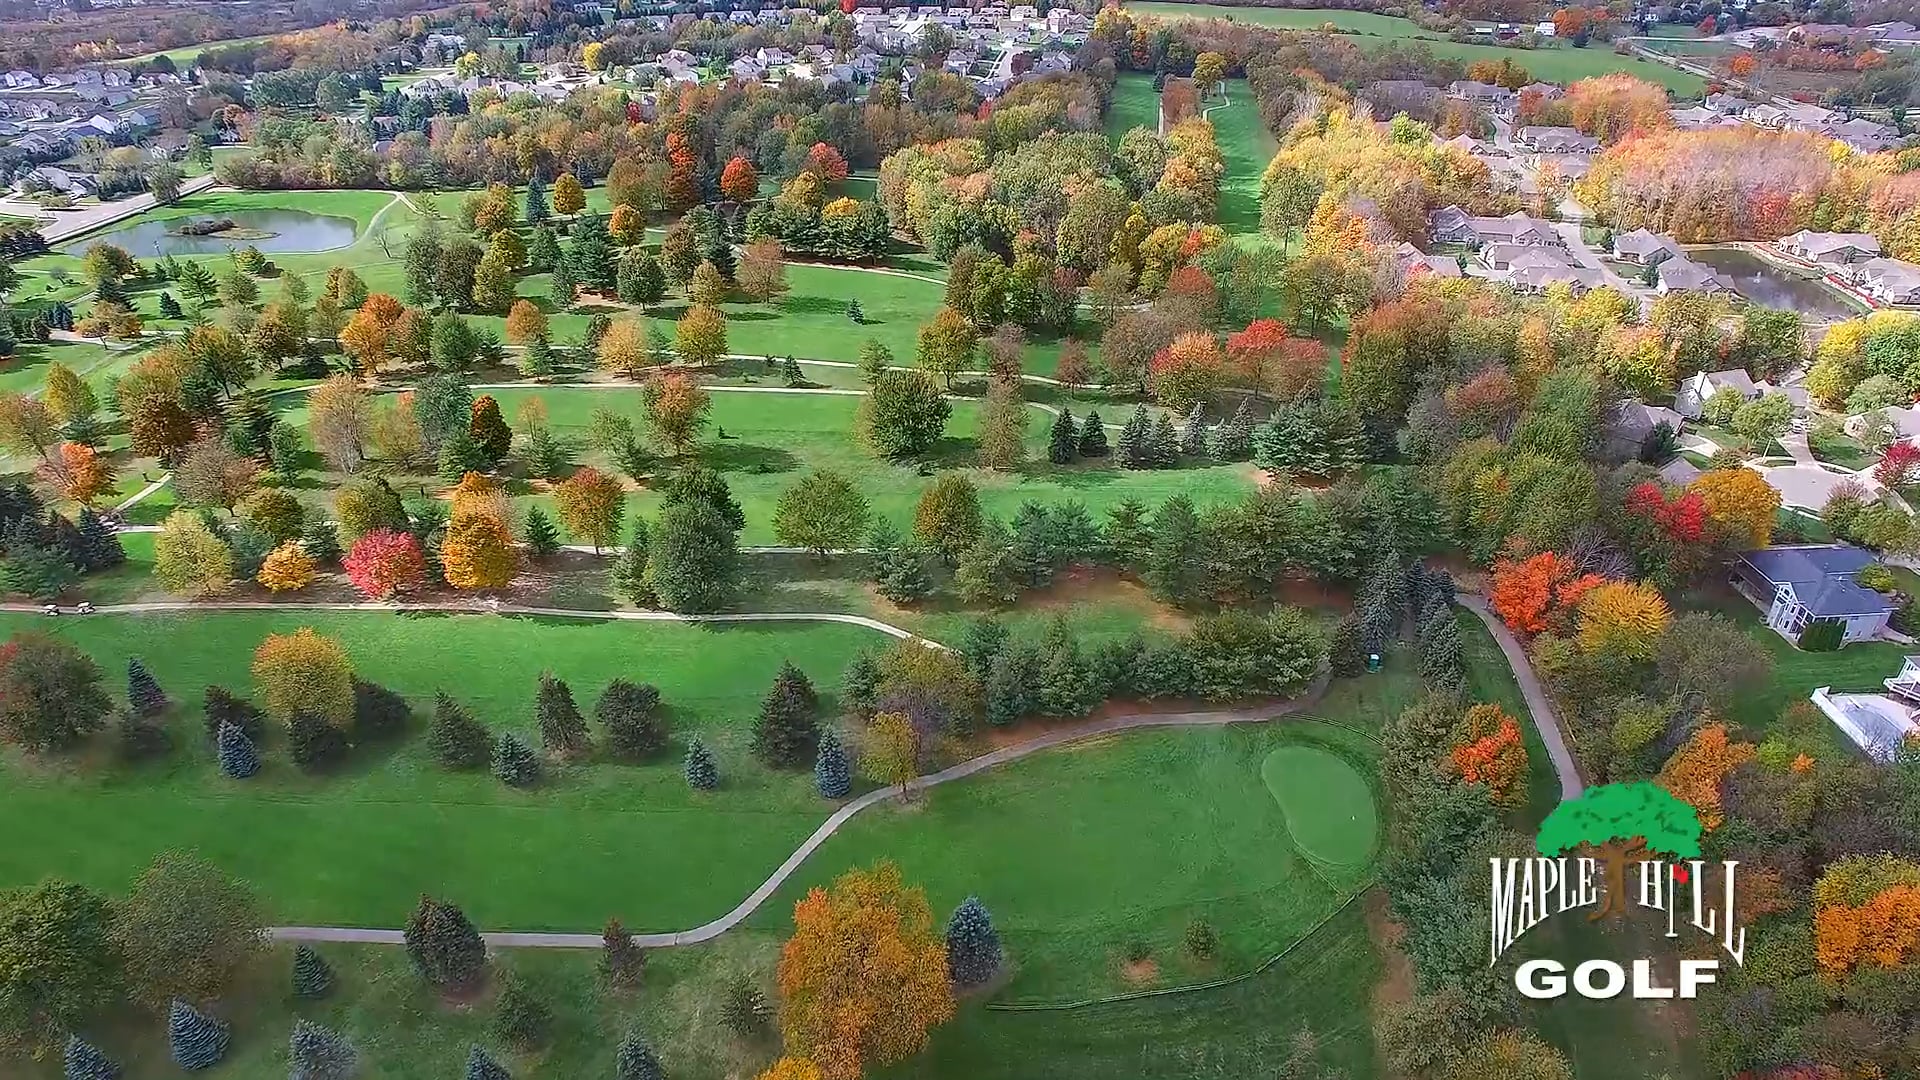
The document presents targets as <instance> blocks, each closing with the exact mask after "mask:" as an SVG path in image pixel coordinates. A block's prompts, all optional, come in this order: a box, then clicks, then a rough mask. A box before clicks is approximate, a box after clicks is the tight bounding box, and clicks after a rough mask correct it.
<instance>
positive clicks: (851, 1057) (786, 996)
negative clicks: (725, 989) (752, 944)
mask: <svg viewBox="0 0 1920 1080" xmlns="http://www.w3.org/2000/svg"><path fill="white" fill-rule="evenodd" d="M793 923H794V932H793V936H792V937H791V938H788V939H787V943H786V945H785V946H783V947H782V948H781V950H780V966H779V989H780V999H781V1001H780V1026H781V1034H782V1036H783V1038H784V1040H785V1043H786V1048H787V1053H788V1054H789V1055H791V1056H793V1057H800V1058H805V1059H806V1060H808V1061H811V1062H813V1063H814V1064H815V1065H816V1066H818V1067H819V1070H820V1076H821V1077H822V1080H857V1078H858V1077H859V1076H860V1075H861V1073H862V1072H863V1071H864V1070H865V1069H866V1068H867V1067H869V1066H877V1065H888V1064H891V1063H893V1062H896V1061H901V1060H904V1059H905V1058H907V1057H908V1056H910V1055H912V1054H914V1053H917V1052H918V1051H919V1050H920V1049H921V1048H922V1047H924V1046H925V1045H926V1042H927V1033H928V1032H929V1031H931V1030H932V1029H933V1028H935V1027H937V1026H939V1025H940V1024H943V1023H945V1022H946V1021H947V1020H949V1019H951V1018H952V1016H953V985H952V983H951V981H950V980H949V979H948V976H947V950H946V944H945V942H943V941H942V940H941V938H940V936H939V935H938V934H937V933H935V932H934V928H933V913H932V912H931V911H930V910H929V909H928V907H927V897H926V894H925V893H924V892H922V891H921V890H920V889H918V888H908V887H907V885H906V884H905V883H904V882H903V881H902V880H901V878H900V869H899V867H897V866H895V865H894V864H893V863H891V862H886V861H882V862H880V863H878V864H877V865H875V866H874V867H873V869H871V870H858V869H856V870H849V871H848V872H847V873H845V874H842V875H841V876H840V878H839V879H838V880H836V881H835V882H834V883H833V887H832V889H830V890H829V889H819V888H816V889H813V890H812V891H810V892H808V893H807V895H806V898H805V899H803V900H801V901H800V902H799V903H798V904H795V905H794V909H793Z"/></svg>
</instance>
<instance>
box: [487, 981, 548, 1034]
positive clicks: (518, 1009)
mask: <svg viewBox="0 0 1920 1080" xmlns="http://www.w3.org/2000/svg"><path fill="white" fill-rule="evenodd" d="M493 1033H494V1035H496V1036H498V1037H499V1039H500V1040H501V1041H502V1042H505V1043H507V1044H508V1045H510V1046H517V1047H519V1048H521V1049H522V1050H528V1049H532V1048H533V1047H536V1046H539V1045H540V1044H542V1043H544V1042H546V1041H547V1037H548V1036H549V1035H551V1034H552V1033H553V1008H552V1007H551V1006H549V1005H548V1004H547V1003H546V1002H545V1001H542V1000H541V999H540V998H539V997H537V996H536V995H535V994H534V992H533V991H532V990H531V989H529V988H528V987H527V984H526V983H525V982H523V981H521V980H520V979H518V978H512V977H509V978H508V979H507V985H506V989H504V990H502V991H501V992H500V1008H499V1011H498V1012H496V1013H495V1014H494V1016H493Z"/></svg>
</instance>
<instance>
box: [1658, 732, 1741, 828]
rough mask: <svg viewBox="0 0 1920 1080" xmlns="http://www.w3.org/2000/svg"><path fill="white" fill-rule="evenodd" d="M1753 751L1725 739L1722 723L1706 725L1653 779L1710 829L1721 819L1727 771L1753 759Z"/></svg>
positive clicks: (1676, 751)
mask: <svg viewBox="0 0 1920 1080" xmlns="http://www.w3.org/2000/svg"><path fill="white" fill-rule="evenodd" d="M1754 752H1755V747H1754V745H1753V744H1752V743H1737V742H1734V741H1733V740H1732V739H1731V738H1729V737H1728V735H1727V727H1726V725H1725V724H1708V725H1707V726H1706V727H1703V728H1701V729H1700V730H1698V731H1696V732H1694V733H1693V738H1691V739H1688V740H1687V741H1686V743H1685V744H1684V745H1683V746H1681V747H1680V749H1678V750H1675V751H1674V752H1673V756H1672V757H1671V758H1668V759H1667V763H1666V765H1665V766H1663V767H1662V768H1661V769H1660V775H1659V777H1657V781H1658V783H1659V784H1660V786H1661V787H1663V788H1666V789H1667V791H1668V792H1669V793H1671V794H1672V795H1673V797H1674V798H1676V799H1679V800H1680V801H1681V802H1684V803H1686V804H1687V805H1688V806H1691V807H1693V812H1694V813H1695V814H1697V815H1699V818H1700V827H1701V828H1702V829H1706V830H1708V831H1712V830H1713V829H1717V828H1719V827H1720V822H1721V821H1722V820H1723V819H1724V818H1725V814H1724V813H1723V812H1722V810H1721V794H1722V792H1723V789H1724V786H1725V784H1726V779H1727V776H1728V774H1730V773H1732V772H1733V770H1735V769H1737V768H1739V767H1740V766H1741V765H1743V764H1745V763H1746V762H1748V761H1751V760H1753V755H1754Z"/></svg>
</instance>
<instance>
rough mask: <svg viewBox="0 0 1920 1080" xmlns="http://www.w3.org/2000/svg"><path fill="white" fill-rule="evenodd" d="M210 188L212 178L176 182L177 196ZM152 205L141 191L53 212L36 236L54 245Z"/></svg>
mask: <svg viewBox="0 0 1920 1080" xmlns="http://www.w3.org/2000/svg"><path fill="white" fill-rule="evenodd" d="M212 186H213V177H212V175H207V176H196V177H194V178H193V179H191V180H182V181H181V182H180V194H181V195H183V196H185V195H192V194H193V193H194V192H196V191H205V190H206V189H208V188H210V187H212ZM156 202H157V200H155V199H154V197H153V196H152V195H151V194H150V193H148V192H144V191H143V192H141V193H140V194H138V195H130V196H128V197H127V198H124V199H115V200H114V201H112V202H109V203H101V204H100V205H98V206H87V207H82V208H80V209H78V210H55V211H52V213H54V214H55V215H56V216H55V218H54V222H53V224H51V225H46V226H43V227H42V228H41V229H40V235H41V236H44V237H46V238H47V243H49V244H53V245H56V246H57V245H59V244H62V243H65V242H66V241H68V240H71V239H73V238H74V237H76V236H79V235H80V234H82V233H85V232H90V231H92V230H94V229H98V228H100V227H102V226H105V225H111V224H113V223H114V222H116V221H120V220H122V219H124V218H130V217H132V216H133V215H135V214H138V213H141V212H143V211H147V210H151V209H153V208H154V206H155V205H156Z"/></svg>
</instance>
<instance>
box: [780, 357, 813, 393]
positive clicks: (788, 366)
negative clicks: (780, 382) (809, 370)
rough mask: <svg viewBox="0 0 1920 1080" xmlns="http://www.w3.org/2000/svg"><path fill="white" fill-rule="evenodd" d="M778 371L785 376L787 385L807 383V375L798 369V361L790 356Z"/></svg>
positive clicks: (803, 384)
mask: <svg viewBox="0 0 1920 1080" xmlns="http://www.w3.org/2000/svg"><path fill="white" fill-rule="evenodd" d="M780 373H781V374H782V375H785V376H786V378H787V385H788V386H805V385H806V383H807V377H806V376H805V375H804V374H802V373H801V371H800V361H798V360H795V359H794V358H793V357H791V356H789V357H787V359H786V363H785V364H784V365H782V366H781V369H780Z"/></svg>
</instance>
